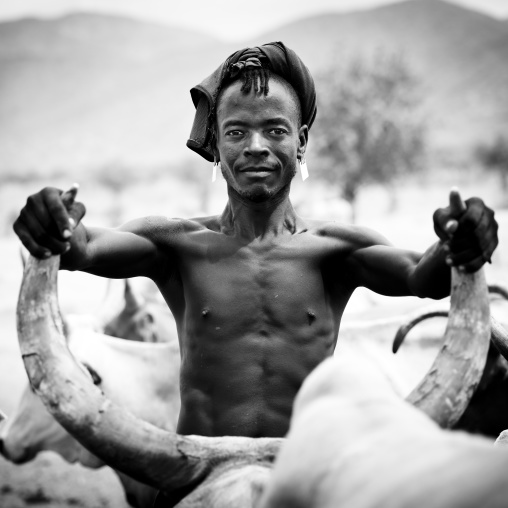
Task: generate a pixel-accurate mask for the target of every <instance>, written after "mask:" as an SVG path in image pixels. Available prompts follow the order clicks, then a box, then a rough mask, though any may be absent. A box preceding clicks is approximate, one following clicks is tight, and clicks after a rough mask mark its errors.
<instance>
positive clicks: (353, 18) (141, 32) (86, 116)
mask: <svg viewBox="0 0 508 508" xmlns="http://www.w3.org/2000/svg"><path fill="white" fill-rule="evenodd" d="M270 40H282V41H284V42H285V43H286V44H287V45H288V46H289V47H291V48H293V49H295V50H296V51H297V53H298V54H300V55H301V57H302V59H303V60H304V61H305V62H306V63H307V65H308V66H309V67H310V68H311V70H312V71H317V70H318V69H321V68H323V67H326V66H329V65H333V62H334V59H335V58H340V57H342V55H354V54H356V53H357V52H363V53H364V52H372V51H374V50H375V49H376V48H380V47H383V48H386V50H390V51H396V52H399V53H403V54H404V55H405V57H406V60H407V61H408V62H409V64H410V65H411V67H412V68H414V70H415V72H416V73H417V74H418V75H419V76H420V77H421V80H422V82H423V84H424V90H425V91H426V93H427V95H428V101H427V103H428V108H429V113H430V115H431V118H432V121H433V123H432V128H433V133H434V134H435V139H436V140H437V141H439V143H440V144H442V145H443V144H444V145H446V146H454V147H455V148H459V149H464V148H468V147H470V146H472V145H473V144H474V143H475V142H477V140H478V139H485V138H487V137H489V136H491V135H493V133H495V132H496V131H499V130H500V129H503V128H504V129H507V128H508V65H507V63H508V62H507V60H508V24H507V22H505V21H504V20H497V19H494V18H491V17H489V16H486V15H483V14H480V13H478V12H475V11H471V10H468V9H465V8H463V7H460V6H458V5H455V4H452V3H447V2H445V1H441V0H411V1H407V2H400V3H395V4H391V5H386V6H383V7H379V8H375V9H371V10H367V11H359V12H351V13H346V14H337V13H328V14H324V15H320V16H314V17H310V18H306V19H302V20H300V21H296V22H293V23H289V24H286V25H284V26H281V27H280V28H278V29H277V30H273V31H270V32H267V33H265V34H263V35H262V36H260V37H257V38H256V40H253V41H246V42H245V43H241V44H234V45H231V44H226V43H222V42H220V41H218V40H216V39H214V38H213V37H211V36H207V35H203V34H200V33H197V32H193V31H191V30H186V29H179V28H175V27H167V26H162V25H157V24H153V23H147V22H141V21H137V20H133V19H128V18H123V17H120V16H104V15H98V14H90V13H79V14H73V15H69V16H65V17H62V18H59V19H55V20H39V19H23V20H19V21H13V22H8V23H0V173H5V172H13V171H16V172H24V173H32V172H34V171H36V172H48V171H55V170H63V171H78V170H81V169H83V168H89V167H94V168H97V167H101V166H106V165H107V164H110V163H118V164H125V165H129V166H139V168H140V170H143V169H144V168H147V167H150V166H153V165H159V164H164V163H167V162H168V161H174V160H178V159H182V158H184V157H186V156H192V155H191V152H190V151H189V150H188V149H187V148H186V147H185V141H186V139H187V136H188V133H189V132H190V127H191V124H192V118H193V114H194V108H193V105H192V102H191V100H190V95H189V89H190V88H191V87H192V86H194V85H195V84H196V83H198V82H200V81H201V80H202V79H203V78H204V77H205V76H206V75H208V74H209V73H211V72H212V71H213V70H214V69H215V68H216V67H217V66H218V65H219V63H220V62H221V61H222V60H223V59H224V58H225V57H226V56H227V55H229V54H230V53H231V52H232V51H234V50H235V49H238V48H239V47H245V46H248V45H255V44H260V43H263V42H267V41H270ZM318 92H319V83H318ZM317 121H319V114H318V118H317ZM194 157H195V156H194ZM195 160H197V158H196V157H195Z"/></svg>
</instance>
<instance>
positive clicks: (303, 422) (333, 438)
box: [257, 357, 508, 508]
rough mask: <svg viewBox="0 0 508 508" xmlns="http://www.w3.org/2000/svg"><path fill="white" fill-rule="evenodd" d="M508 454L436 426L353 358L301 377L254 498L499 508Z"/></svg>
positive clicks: (279, 507) (371, 506) (267, 505)
mask: <svg viewBox="0 0 508 508" xmlns="http://www.w3.org/2000/svg"><path fill="white" fill-rule="evenodd" d="M507 469H508V454H507V453H506V451H505V450H503V449H502V447H499V449H496V448H495V447H494V446H493V445H492V442H491V441H490V440H488V439H486V438H483V437H480V436H472V435H470V434H467V433H465V432H460V431H450V430H444V429H441V428H440V427H439V426H438V425H436V423H435V422H433V421H432V420H431V419H429V418H428V417H427V416H426V415H425V414H424V413H423V412H421V411H418V410H416V408H414V407H412V406H411V405H410V404H408V403H407V402H406V401H404V400H402V399H401V398H400V397H398V396H396V395H395V394H394V392H393V390H392V389H391V387H390V385H389V384H388V383H387V382H386V379H385V378H384V377H383V376H381V375H380V374H379V372H378V371H377V370H376V369H370V368H368V366H367V365H366V364H364V363H363V362H362V359H361V358H360V359H358V361H356V362H352V361H347V360H345V359H343V358H341V357H333V358H330V359H328V360H326V361H325V362H323V363H322V364H321V365H320V366H318V367H317V368H316V369H315V370H314V371H313V372H312V373H311V374H310V375H309V377H308V378H307V379H306V380H305V382H304V384H303V386H302V388H301V390H300V391H299V393H298V395H297V398H296V401H295V404H294V407H293V416H292V421H291V427H290V430H289V433H288V436H287V440H286V442H285V443H284V444H283V445H282V446H281V449H280V452H279V454H278V457H277V460H276V462H275V465H274V468H273V471H272V475H271V477H270V481H269V482H268V483H267V485H266V488H265V491H264V492H263V494H262V496H261V499H260V501H259V504H258V506H257V508H336V507H341V506H347V507H354V508H477V507H479V506H482V507H487V506H488V507H489V508H504V507H505V506H506V504H507V502H506V500H507V499H508V483H507V482H506V471H507Z"/></svg>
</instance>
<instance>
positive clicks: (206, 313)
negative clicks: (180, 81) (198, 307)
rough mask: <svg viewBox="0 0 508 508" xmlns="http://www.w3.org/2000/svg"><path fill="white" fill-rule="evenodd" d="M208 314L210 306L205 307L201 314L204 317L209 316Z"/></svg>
mask: <svg viewBox="0 0 508 508" xmlns="http://www.w3.org/2000/svg"><path fill="white" fill-rule="evenodd" d="M208 314H210V309H209V308H208V307H205V308H204V309H203V310H202V311H201V316H202V317H203V318H206V317H208Z"/></svg>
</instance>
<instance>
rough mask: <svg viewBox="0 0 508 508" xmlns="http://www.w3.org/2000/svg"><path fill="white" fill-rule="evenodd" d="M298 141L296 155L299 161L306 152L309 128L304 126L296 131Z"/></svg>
mask: <svg viewBox="0 0 508 508" xmlns="http://www.w3.org/2000/svg"><path fill="white" fill-rule="evenodd" d="M298 140H299V142H300V145H299V146H298V151H297V155H298V158H299V159H301V158H302V157H303V156H304V154H305V151H306V150H307V142H308V140H309V128H308V127H307V125H305V124H304V125H302V126H301V127H300V128H299V129H298Z"/></svg>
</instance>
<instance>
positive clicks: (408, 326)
mask: <svg viewBox="0 0 508 508" xmlns="http://www.w3.org/2000/svg"><path fill="white" fill-rule="evenodd" d="M448 314H449V312H448V311H447V310H444V309H438V310H431V311H427V312H424V313H422V314H418V315H416V316H415V317H414V318H411V319H410V320H409V321H408V322H407V323H404V324H402V325H401V326H399V329H398V330H397V333H396V334H395V338H394V339H393V344H392V352H393V353H394V354H395V353H396V352H397V351H398V350H399V348H400V346H401V345H402V343H403V342H404V339H405V338H406V335H407V334H408V333H409V332H410V331H411V330H412V329H413V328H414V327H415V326H416V325H417V324H418V323H421V322H422V321H425V320H426V319H430V318H433V317H448Z"/></svg>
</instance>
